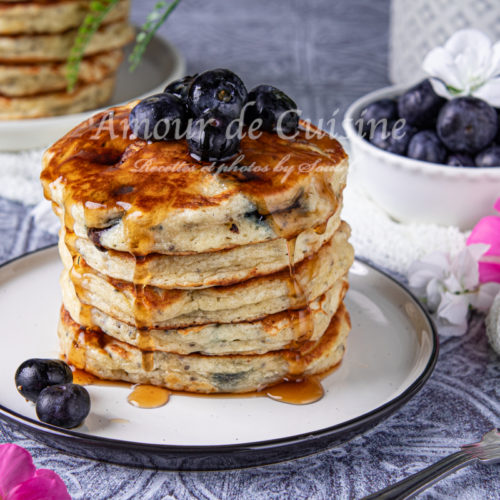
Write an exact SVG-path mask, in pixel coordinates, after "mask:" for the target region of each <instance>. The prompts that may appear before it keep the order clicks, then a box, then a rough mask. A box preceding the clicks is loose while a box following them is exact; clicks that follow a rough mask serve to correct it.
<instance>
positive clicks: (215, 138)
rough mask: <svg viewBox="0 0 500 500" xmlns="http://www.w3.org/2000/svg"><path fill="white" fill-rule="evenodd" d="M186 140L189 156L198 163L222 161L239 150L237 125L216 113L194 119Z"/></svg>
mask: <svg viewBox="0 0 500 500" xmlns="http://www.w3.org/2000/svg"><path fill="white" fill-rule="evenodd" d="M186 139H187V143H188V148H189V154H190V155H191V156H192V157H193V158H194V159H195V160H198V161H224V160H228V159H229V158H231V157H233V156H235V155H236V153H237V152H238V151H239V149H240V137H239V134H238V123H237V121H236V120H233V119H231V118H228V117H227V116H225V115H223V114H221V113H220V112H217V111H209V112H207V113H205V114H203V115H201V116H199V117H198V118H195V119H194V120H193V122H192V123H191V125H190V127H189V128H188V131H187V134H186Z"/></svg>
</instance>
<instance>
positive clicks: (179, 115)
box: [129, 94, 187, 141]
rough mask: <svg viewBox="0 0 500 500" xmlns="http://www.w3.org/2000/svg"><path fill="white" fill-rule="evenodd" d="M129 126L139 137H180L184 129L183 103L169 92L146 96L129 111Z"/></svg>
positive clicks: (185, 118)
mask: <svg viewBox="0 0 500 500" xmlns="http://www.w3.org/2000/svg"><path fill="white" fill-rule="evenodd" d="M129 123H130V128H131V129H132V132H133V133H134V134H135V135H136V136H137V137H140V138H141V139H145V140H148V141H161V140H164V139H174V138H180V136H181V135H182V134H183V133H184V131H185V129H186V123H187V111H186V106H185V105H184V103H183V102H182V101H181V100H180V99H179V98H178V97H176V96H174V95H171V94H156V95H152V96H150V97H146V98H145V99H143V100H142V101H141V102H139V104H137V105H136V106H135V107H134V108H133V109H132V111H131V112H130V117H129Z"/></svg>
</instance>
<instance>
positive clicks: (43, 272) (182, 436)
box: [0, 247, 438, 470]
mask: <svg viewBox="0 0 500 500" xmlns="http://www.w3.org/2000/svg"><path fill="white" fill-rule="evenodd" d="M61 268H62V265H61V263H60V260H59V256H58V254H57V250H56V248H54V247H49V248H47V249H45V250H41V251H37V252H35V253H33V254H30V255H27V256H24V257H22V258H19V259H17V260H14V261H11V262H9V263H6V264H4V265H3V266H2V267H1V268H0V285H1V286H0V296H1V300H0V316H1V318H2V327H3V332H4V335H3V344H2V348H1V349H0V383H1V385H2V392H1V394H0V414H1V415H2V418H6V419H8V420H9V421H12V422H14V423H16V424H17V425H18V426H19V428H20V430H21V431H22V432H23V433H24V434H26V435H28V436H30V437H33V438H35V439H37V440H39V441H42V442H44V443H46V444H48V445H50V446H53V447H56V448H58V449H61V450H64V451H67V452H70V453H74V454H79V455H83V456H86V457H90V458H95V459H99V460H104V461H109V462H113V463H119V464H124V465H134V466H140V467H151V468H162V469H166V470H214V469H228V468H239V467H251V466H258V465H264V464H269V463H275V462H278V461H283V460H289V459H292V458H297V457H301V456H305V455H309V454H312V453H316V452H319V451H322V450H324V449H326V448H328V447H331V446H335V445H338V444H340V443H342V442H345V441H347V440H349V439H351V438H353V437H355V436H356V435H359V434H361V433H362V432H364V431H366V430H367V429H369V428H371V427H373V426H374V425H375V424H377V423H378V422H379V421H381V420H383V419H384V418H386V417H388V416H389V415H390V414H391V413H393V412H394V411H395V410H396V409H397V408H399V407H400V406H401V405H403V404H404V403H405V402H407V401H408V400H409V399H410V398H411V397H412V396H414V395H415V394H416V393H417V392H418V391H419V390H420V389H421V387H422V386H423V384H424V383H425V382H426V380H427V379H428V377H429V376H430V374H431V373H432V370H433V368H434V365H435V362H436V359H437V355H438V341H437V335H436V331H435V328H434V326H433V324H432V321H431V320H430V319H429V317H428V315H427V314H426V312H425V311H424V309H423V308H422V306H420V305H419V303H418V301H417V300H416V299H415V298H414V297H413V296H412V295H411V293H410V292H408V291H407V290H406V289H405V288H404V287H403V286H401V285H400V284H398V283H397V282H396V281H394V280H393V279H392V278H390V277H389V276H386V275H385V274H383V273H381V272H380V271H377V270H375V269H374V268H372V267H370V266H369V265H368V264H366V263H363V262H361V261H359V260H357V261H355V263H354V265H353V266H352V268H351V271H350V273H349V281H350V290H349V292H348V293H347V296H346V299H345V303H346V307H347V308H348V310H349V312H350V314H351V320H352V331H351V333H350V334H349V337H348V340H347V348H346V353H345V356H344V359H343V361H342V363H341V364H340V366H338V367H337V368H336V369H335V370H334V371H332V372H330V373H329V374H328V375H327V376H325V377H324V378H323V379H322V385H323V387H324V389H325V395H324V397H323V398H322V399H321V400H320V401H318V402H316V403H314V404H312V405H302V406H297V405H290V404H284V403H280V402H278V401H273V400H271V399H269V398H266V397H230V396H228V397H225V396H218V397H206V396H205V397H191V396H185V395H176V394H174V395H172V397H171V399H170V401H169V402H168V404H167V405H165V406H163V407H161V408H156V409H154V410H147V409H141V408H136V407H133V406H131V405H130V404H128V403H127V395H128V394H129V392H130V389H129V388H126V387H120V386H96V385H93V386H90V387H88V389H89V392H90V394H91V398H92V409H91V413H90V415H89V417H88V418H87V420H86V422H85V423H84V425H83V426H81V427H79V428H77V429H76V430H72V431H69V430H64V429H61V428H57V427H53V426H50V425H47V424H43V423H41V422H39V421H38V420H37V419H36V415H35V408H34V406H33V405H29V404H27V403H26V402H25V401H24V399H23V398H22V397H20V396H19V394H18V392H17V390H16V387H15V384H14V373H15V370H16V368H17V366H18V365H19V364H20V363H21V362H22V361H24V360H25V359H27V358H30V357H48V358H51V357H52V358H54V357H58V356H59V347H58V343H57V338H56V336H55V335H54V331H55V330H56V325H57V322H58V310H59V304H60V300H61V297H60V290H59V287H58V283H57V280H54V276H56V275H57V274H58V273H60V271H61Z"/></svg>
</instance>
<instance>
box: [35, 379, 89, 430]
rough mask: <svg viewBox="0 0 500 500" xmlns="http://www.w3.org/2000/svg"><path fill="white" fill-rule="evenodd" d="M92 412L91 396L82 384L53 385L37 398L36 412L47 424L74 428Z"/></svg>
mask: <svg viewBox="0 0 500 500" xmlns="http://www.w3.org/2000/svg"><path fill="white" fill-rule="evenodd" d="M89 413H90V396H89V393H88V391H87V389H85V387H82V386H81V385H77V384H66V385H52V386H50V387H47V388H45V389H44V390H43V391H42V392H41V393H40V396H39V397H38V399H37V402H36V414H37V416H38V418H39V419H40V420H41V421H42V422H45V423H46V424H51V425H56V426H58V427H64V428H65V429H72V428H73V427H77V426H78V425H80V424H81V423H82V422H83V421H84V420H85V419H86V418H87V415H88V414H89Z"/></svg>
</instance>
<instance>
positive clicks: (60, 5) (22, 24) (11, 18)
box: [0, 0, 130, 35]
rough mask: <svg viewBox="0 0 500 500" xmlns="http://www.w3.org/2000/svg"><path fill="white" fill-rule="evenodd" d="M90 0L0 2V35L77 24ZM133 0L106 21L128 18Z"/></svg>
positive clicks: (122, 4) (57, 29)
mask: <svg viewBox="0 0 500 500" xmlns="http://www.w3.org/2000/svg"><path fill="white" fill-rule="evenodd" d="M89 4H90V1H89V0H73V1H71V0H64V1H51V2H44V3H38V2H29V3H28V2H24V3H17V2H16V3H0V35H17V34H26V33H28V34H35V33H44V34H45V33H62V32H64V31H67V30H69V29H72V28H78V27H79V26H80V24H81V23H82V21H83V19H84V18H85V15H86V14H87V12H88V8H89ZM129 9H130V1H129V0H122V1H121V2H120V3H118V4H117V5H116V6H115V7H113V9H112V10H111V11H110V12H109V13H108V14H107V15H106V17H105V18H104V21H103V23H104V24H107V23H111V22H115V21H118V20H122V19H125V18H127V16H128V12H129Z"/></svg>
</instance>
